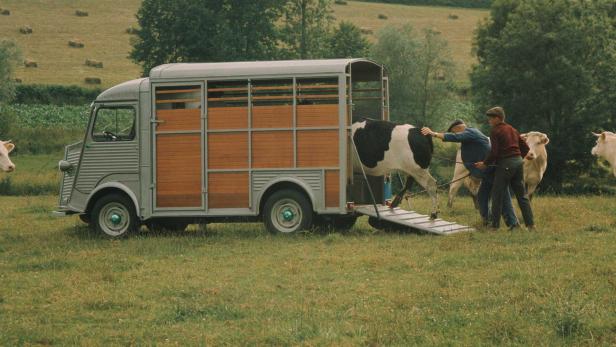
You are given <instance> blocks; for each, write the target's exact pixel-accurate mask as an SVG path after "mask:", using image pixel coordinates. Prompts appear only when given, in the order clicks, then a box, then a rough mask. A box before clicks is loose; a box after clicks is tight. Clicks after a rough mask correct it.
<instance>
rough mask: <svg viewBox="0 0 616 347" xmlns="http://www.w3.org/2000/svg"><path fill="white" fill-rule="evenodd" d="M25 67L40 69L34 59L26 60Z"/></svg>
mask: <svg viewBox="0 0 616 347" xmlns="http://www.w3.org/2000/svg"><path fill="white" fill-rule="evenodd" d="M24 66H25V67H38V64H37V63H36V61H34V60H32V59H26V60H24Z"/></svg>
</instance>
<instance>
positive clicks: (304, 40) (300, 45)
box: [281, 0, 334, 59]
mask: <svg viewBox="0 0 616 347" xmlns="http://www.w3.org/2000/svg"><path fill="white" fill-rule="evenodd" d="M283 19H284V21H283V24H282V26H281V39H282V44H283V48H284V52H285V56H286V57H287V58H291V59H297V58H300V59H311V58H322V57H325V56H327V54H328V49H329V47H328V46H329V36H330V32H331V27H332V23H333V21H334V17H333V15H332V9H331V1H330V0H288V1H286V6H285V7H284V15H283Z"/></svg>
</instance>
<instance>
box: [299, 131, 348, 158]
mask: <svg viewBox="0 0 616 347" xmlns="http://www.w3.org/2000/svg"><path fill="white" fill-rule="evenodd" d="M338 158H339V157H338V130H300V131H298V132H297V166H299V167H324V166H329V167H333V166H338V164H339V163H338Z"/></svg>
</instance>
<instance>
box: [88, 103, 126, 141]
mask: <svg viewBox="0 0 616 347" xmlns="http://www.w3.org/2000/svg"><path fill="white" fill-rule="evenodd" d="M134 138H135V109H134V108H133V107H129V106H128V107H101V108H99V109H98V110H97V111H96V118H95V120H94V127H93V128H92V139H93V140H94V141H96V142H106V141H130V140H133V139H134Z"/></svg>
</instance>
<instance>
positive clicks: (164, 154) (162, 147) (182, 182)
mask: <svg viewBox="0 0 616 347" xmlns="http://www.w3.org/2000/svg"><path fill="white" fill-rule="evenodd" d="M156 158H157V160H156V205H157V207H200V206H201V136H200V135H199V134H175V135H159V136H158V137H157V143H156Z"/></svg>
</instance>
